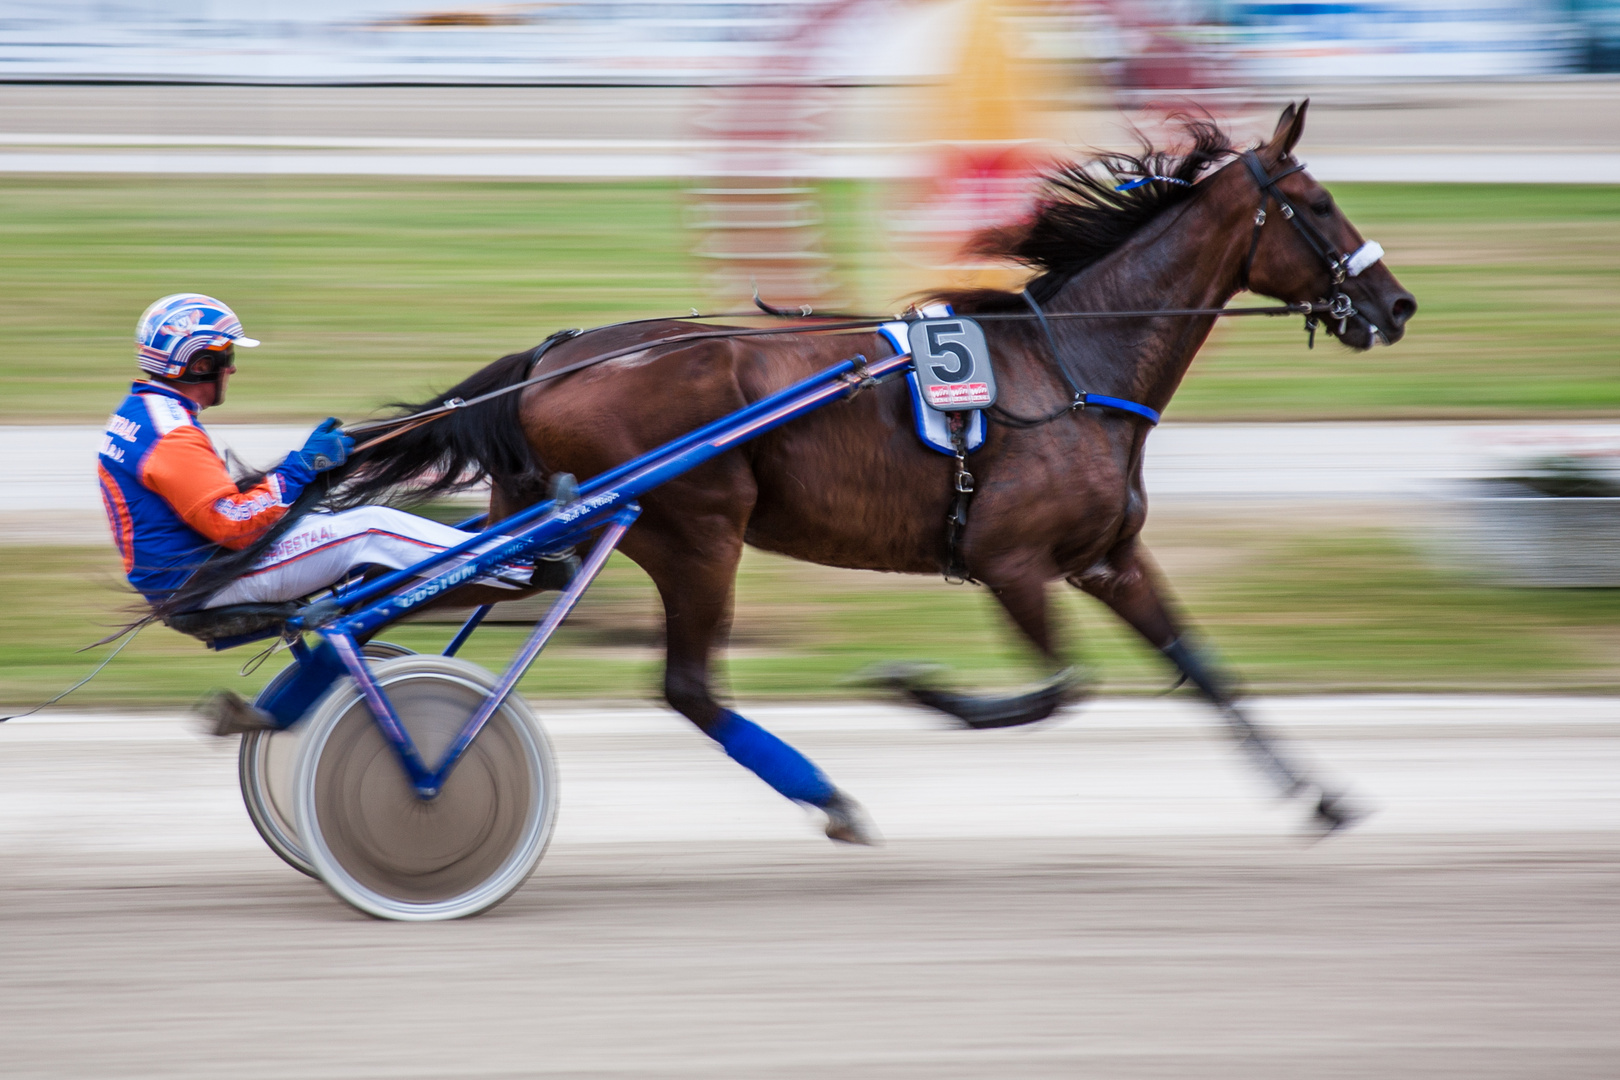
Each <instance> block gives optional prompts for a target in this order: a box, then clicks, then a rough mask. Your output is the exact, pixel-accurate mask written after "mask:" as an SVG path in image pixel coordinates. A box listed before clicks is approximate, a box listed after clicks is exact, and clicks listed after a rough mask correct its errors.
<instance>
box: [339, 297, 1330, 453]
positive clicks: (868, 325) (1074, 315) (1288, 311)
mask: <svg viewBox="0 0 1620 1080" xmlns="http://www.w3.org/2000/svg"><path fill="white" fill-rule="evenodd" d="M1026 296H1027V294H1026ZM1036 310H1037V312H1039V309H1038V308H1037V309H1036ZM745 314H751V313H749V312H745V313H740V314H737V315H729V314H728V315H690V316H687V318H691V319H722V318H740V317H742V316H743V315H745ZM772 314H773V315H774V314H775V313H774V312H773V313H772ZM1318 314H1326V315H1334V316H1335V317H1337V315H1336V312H1335V311H1334V310H1333V309H1331V308H1330V305H1328V304H1327V303H1325V302H1322V301H1317V302H1315V303H1311V302H1308V301H1300V302H1298V303H1293V304H1279V305H1273V306H1268V307H1240V308H1164V309H1160V310H1142V311H1058V312H1052V313H1050V314H1048V313H1046V312H1039V316H1038V317H1039V319H1040V320H1041V322H1042V325H1043V326H1044V325H1045V320H1047V319H1151V318H1162V317H1165V316H1209V317H1211V318H1217V319H1222V318H1228V319H1229V318H1240V317H1243V316H1249V315H1263V316H1269V317H1276V316H1279V315H1304V316H1306V317H1307V319H1314V317H1315V316H1316V315H1318ZM777 317H780V318H792V319H824V318H832V319H835V320H836V321H831V322H817V323H816V324H815V325H813V326H805V325H802V324H801V325H795V326H770V327H758V328H746V329H725V330H700V331H695V332H693V333H689V334H676V335H674V336H673V337H667V338H659V339H658V340H656V341H645V342H640V343H637V344H635V345H627V346H624V347H623V348H619V349H611V350H609V351H608V352H605V353H599V354H597V355H596V356H591V357H587V358H586V359H584V360H579V361H576V362H574V363H572V364H566V365H564V366H563V367H560V368H556V369H554V370H552V371H546V372H542V373H541V374H539V375H532V376H530V377H529V378H527V379H524V380H523V381H522V382H516V383H513V384H512V385H511V386H503V387H501V388H500V389H499V390H491V391H490V392H489V393H487V394H480V395H478V396H477V397H475V398H467V399H462V398H450V399H448V400H447V401H445V402H444V403H442V404H441V405H439V406H438V407H437V408H433V409H423V410H422V411H421V412H416V413H410V414H409V415H406V416H395V417H389V418H387V419H384V420H367V421H363V422H361V423H358V424H351V425H349V426H347V427H345V428H343V432H344V434H346V435H349V436H361V435H370V434H372V433H374V432H384V434H380V435H377V436H376V437H375V438H372V439H368V440H366V441H365V442H363V443H361V444H360V445H359V446H357V447H355V448H354V451H353V452H354V453H358V452H360V451H361V450H368V449H370V448H371V447H373V446H376V445H378V444H379V443H384V442H387V441H388V440H389V439H393V438H396V437H397V436H400V435H403V434H405V433H406V432H407V431H413V430H415V429H416V428H418V427H421V426H422V425H423V424H428V423H432V422H433V421H434V420H438V419H442V418H443V417H445V416H448V415H449V414H450V413H452V412H455V411H456V410H458V409H467V408H471V407H472V406H474V405H481V404H483V403H484V402H486V401H490V400H493V399H494V398H498V397H501V396H503V395H505V394H511V393H515V392H516V391H518V390H524V389H527V388H528V387H531V386H536V385H538V384H540V383H543V382H547V381H549V380H551V379H560V378H562V377H563V376H564V375H572V374H573V373H574V372H576V371H581V370H583V369H585V368H588V367H593V366H595V365H597V364H602V363H606V362H607V361H609V360H617V359H618V358H619V357H621V356H629V355H631V354H632V353H638V352H645V351H646V350H648V349H656V348H661V347H663V346H665V345H682V344H686V343H687V342H692V341H714V340H719V339H724V338H746V337H768V336H771V335H776V334H803V333H831V332H834V331H851V330H871V329H875V328H876V327H878V326H881V325H882V324H884V323H886V322H893V321H894V316H893V315H849V316H842V315H840V316H817V315H814V314H813V313H812V314H805V313H802V312H794V313H788V314H785V315H779V316H777ZM968 317H969V318H972V319H973V320H975V321H977V322H1013V321H1023V320H1028V319H1034V318H1037V315H1036V314H1030V315H1024V314H1014V313H1012V312H984V313H980V314H974V315H970V316H968ZM662 321H664V320H663V319H662V318H655V319H637V320H633V321H631V322H623V323H608V324H606V325H603V326H596V327H592V328H591V329H589V330H559V331H557V333H555V334H552V335H551V336H550V337H548V338H547V339H546V340H545V341H542V342H541V343H540V344H539V345H537V346H535V349H534V353H535V356H534V360H533V361H532V362H531V367H530V370H533V364H538V363H539V362H540V361H541V359H543V357H544V354H545V352H546V350H547V349H549V348H550V346H551V345H553V344H556V343H558V342H561V341H566V340H570V339H573V338H576V337H584V336H585V335H586V334H594V333H598V332H600V331H603V330H613V329H616V328H618V327H621V326H633V325H636V323H643V322H662ZM1046 332H1047V337H1048V339H1049V340H1050V338H1051V329H1050V327H1047V331H1046ZM1053 355H1054V358H1055V357H1056V353H1055V351H1054V354H1053ZM1059 368H1060V370H1061V369H1062V365H1059ZM1064 378H1065V379H1070V376H1069V375H1068V372H1067V371H1066V370H1065V371H1064ZM1070 385H1071V387H1072V386H1073V385H1074V384H1073V380H1072V379H1070ZM1075 392H1076V393H1080V391H1079V390H1078V388H1076V390H1075ZM1082 396H1084V395H1082ZM1090 399H1091V403H1092V404H1096V405H1101V404H1107V402H1104V401H1103V400H1102V396H1101V395H1097V394H1092V395H1090ZM1111 400H1117V399H1111ZM1078 407H1081V406H1077V405H1068V406H1065V407H1064V409H1063V411H1062V412H1060V413H1057V414H1055V416H1053V417H1052V418H1051V419H1056V416H1061V415H1063V413H1065V412H1068V411H1070V410H1071V409H1073V408H1078ZM1144 408H1145V406H1144ZM1149 411H1151V410H1149ZM1156 415H1157V414H1155V422H1157V420H1156ZM1015 426H1016V425H1015Z"/></svg>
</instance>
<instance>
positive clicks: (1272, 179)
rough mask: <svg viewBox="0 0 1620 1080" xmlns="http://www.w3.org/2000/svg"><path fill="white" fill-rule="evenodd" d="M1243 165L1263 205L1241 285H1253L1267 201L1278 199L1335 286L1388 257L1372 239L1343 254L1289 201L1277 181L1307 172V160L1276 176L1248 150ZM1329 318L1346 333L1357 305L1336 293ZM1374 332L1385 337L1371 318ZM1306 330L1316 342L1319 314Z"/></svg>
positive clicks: (1309, 317) (1308, 318) (1311, 317)
mask: <svg viewBox="0 0 1620 1080" xmlns="http://www.w3.org/2000/svg"><path fill="white" fill-rule="evenodd" d="M1243 164H1244V165H1246V166H1248V169H1249V175H1250V176H1252V177H1254V182H1255V184H1256V185H1257V186H1258V187H1259V188H1260V205H1259V206H1258V207H1256V208H1255V211H1254V231H1253V232H1252V233H1251V234H1250V236H1249V254H1248V257H1247V258H1245V259H1244V260H1243V273H1242V276H1241V277H1240V278H1239V279H1238V284H1239V287H1241V288H1244V289H1247V288H1248V287H1249V271H1250V270H1251V269H1252V268H1253V267H1254V256H1255V252H1257V251H1258V250H1260V229H1261V227H1262V226H1263V225H1265V223H1266V204H1267V203H1269V202H1271V201H1272V200H1273V199H1275V200H1276V202H1277V209H1278V212H1279V213H1281V214H1282V216H1283V219H1284V220H1285V221H1288V222H1289V223H1290V224H1292V225H1293V226H1294V228H1295V229H1296V230H1298V231H1299V235H1300V237H1301V238H1302V239H1303V240H1304V241H1305V243H1306V244H1307V245H1308V246H1309V247H1310V249H1311V250H1312V251H1314V252H1316V255H1317V257H1318V258H1319V259H1321V260H1322V262H1323V263H1324V264H1325V265H1326V266H1327V270H1328V275H1329V276H1330V277H1332V279H1333V284H1334V285H1335V286H1338V285H1343V284H1344V282H1345V279H1346V278H1353V277H1356V276H1358V275H1359V274H1360V273H1361V272H1362V271H1363V270H1365V269H1367V268H1368V267H1369V266H1371V265H1372V264H1373V263H1375V262H1377V261H1378V260H1379V259H1382V258H1383V257H1384V249H1383V247H1381V246H1380V245H1379V243H1378V242H1377V241H1376V240H1368V241H1367V242H1366V243H1364V244H1362V245H1361V246H1360V247H1359V248H1357V249H1356V250H1355V251H1353V252H1351V253H1350V254H1349V255H1341V254H1339V249H1338V248H1336V247H1334V246H1333V241H1331V240H1329V239H1328V238H1327V237H1326V236H1324V235H1322V231H1321V230H1320V229H1318V228H1317V227H1316V226H1315V225H1313V224H1311V222H1310V221H1308V220H1307V219H1306V218H1305V216H1304V215H1303V214H1300V213H1299V212H1298V211H1296V210H1295V209H1294V204H1293V203H1291V202H1289V201H1288V196H1286V195H1284V194H1283V193H1282V190H1281V189H1280V188H1279V187H1277V183H1278V182H1279V181H1280V180H1282V179H1283V177H1285V176H1292V175H1293V174H1294V173H1297V172H1303V171H1304V169H1305V163H1304V162H1300V163H1298V164H1296V165H1293V166H1291V167H1290V168H1287V169H1284V170H1283V171H1282V172H1280V173H1277V174H1275V175H1273V174H1271V173H1268V172H1266V167H1265V166H1264V165H1262V164H1261V163H1260V155H1259V154H1256V153H1255V152H1254V151H1253V150H1249V151H1245V152H1244V154H1243ZM1327 305H1328V317H1329V318H1332V319H1338V320H1339V333H1340V334H1341V335H1342V334H1343V333H1344V330H1345V327H1346V326H1347V325H1348V324H1349V322H1350V320H1351V318H1353V317H1354V316H1355V315H1356V306H1355V304H1353V303H1351V301H1350V298H1349V297H1348V296H1346V295H1345V294H1344V293H1343V292H1335V293H1334V295H1333V297H1332V299H1330V300H1328V301H1327ZM1367 325H1368V326H1372V330H1373V333H1374V334H1377V335H1378V336H1380V337H1382V336H1383V331H1381V330H1379V329H1378V327H1377V326H1374V325H1373V323H1372V322H1371V321H1370V320H1369V321H1368V323H1367ZM1305 331H1306V333H1308V334H1310V341H1309V343H1308V345H1309V346H1310V347H1314V346H1315V344H1316V316H1315V315H1307V316H1306V317H1305Z"/></svg>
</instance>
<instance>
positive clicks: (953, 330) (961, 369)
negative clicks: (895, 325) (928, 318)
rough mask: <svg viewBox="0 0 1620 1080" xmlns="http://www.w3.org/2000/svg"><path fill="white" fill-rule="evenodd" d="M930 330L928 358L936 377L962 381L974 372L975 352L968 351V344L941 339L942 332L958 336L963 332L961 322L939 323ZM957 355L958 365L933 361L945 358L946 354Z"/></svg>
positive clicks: (929, 327) (946, 380)
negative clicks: (953, 365)
mask: <svg viewBox="0 0 1620 1080" xmlns="http://www.w3.org/2000/svg"><path fill="white" fill-rule="evenodd" d="M926 329H927V332H928V359H929V361H930V363H929V368H930V369H931V370H932V371H933V373H934V375H935V377H937V378H939V379H940V380H941V381H943V382H961V381H962V380H963V379H965V378H967V377H968V375H970V374H971V373H972V372H973V354H972V353H970V352H968V350H967V346H965V345H962V344H960V343H959V342H955V341H941V340H939V339H940V336H941V335H942V334H950V335H952V336H957V335H960V334H961V333H962V324H961V323H939V324H937V325H930V326H928V327H927V328H926ZM947 355H949V356H954V357H956V367H954V368H952V367H950V366H949V365H946V364H937V363H933V361H936V360H940V359H943V358H944V357H945V356H947Z"/></svg>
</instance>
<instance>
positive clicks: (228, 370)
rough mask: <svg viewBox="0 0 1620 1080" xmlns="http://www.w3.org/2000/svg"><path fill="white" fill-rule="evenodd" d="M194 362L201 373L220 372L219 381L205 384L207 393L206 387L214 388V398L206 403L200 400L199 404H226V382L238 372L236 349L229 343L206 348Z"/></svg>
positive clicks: (205, 405)
mask: <svg viewBox="0 0 1620 1080" xmlns="http://www.w3.org/2000/svg"><path fill="white" fill-rule="evenodd" d="M192 364H194V365H195V366H196V367H197V368H198V371H199V374H207V373H208V372H210V371H217V372H219V381H217V382H212V383H204V384H203V387H204V388H205V393H206V388H208V387H212V388H213V400H211V401H207V402H206V404H205V403H204V402H201V401H199V402H198V404H199V405H200V406H201V407H202V408H205V409H209V408H212V407H213V406H215V405H223V404H225V387H226V384H227V383H229V382H230V381H231V376H232V375H233V374H235V372H236V350H235V349H234V348H232V347H231V346H229V345H227V346H225V347H224V348H223V349H206V350H204V351H203V352H202V353H200V354H199V355H198V356H197V358H196V359H195V360H193V361H192Z"/></svg>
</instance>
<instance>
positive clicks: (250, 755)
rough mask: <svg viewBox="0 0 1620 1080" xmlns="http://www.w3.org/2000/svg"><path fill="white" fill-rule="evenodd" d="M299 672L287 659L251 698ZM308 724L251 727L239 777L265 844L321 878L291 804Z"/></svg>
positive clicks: (388, 655) (378, 649) (385, 645)
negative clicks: (276, 728)
mask: <svg viewBox="0 0 1620 1080" xmlns="http://www.w3.org/2000/svg"><path fill="white" fill-rule="evenodd" d="M362 651H363V653H364V654H365V657H366V659H368V660H372V661H378V660H392V659H395V658H396V657H401V656H411V655H413V654H412V652H411V650H410V649H407V648H405V647H404V646H403V645H395V644H393V643H392V642H387V641H370V642H367V643H366V644H365V646H364V648H363V649H362ZM297 671H298V665H297V664H288V665H287V666H286V667H285V668H283V669H282V670H281V671H279V672H277V674H276V677H275V678H273V679H271V680H270V682H269V683H268V684H267V685H266V686H265V688H264V689H263V690H261V691H259V695H258V697H256V698H254V701H253V703H254V704H255V705H263V704H264V703H265V702H266V701H268V700H269V699H270V696H271V695H272V694H274V693H275V692H276V691H277V690H279V689H280V688H281V687H282V685H283V684H284V683H286V681H287V680H288V679H290V678H292V677H293V675H294V674H295V673H296V672H297ZM304 726H305V725H304V724H303V723H302V722H300V723H298V724H295V725H293V726H292V727H290V728H286V729H284V730H280V731H250V732H248V733H247V734H245V735H243V736H242V744H241V746H240V748H239V749H238V751H237V776H238V779H239V781H240V786H241V789H242V803H243V805H244V806H246V807H247V812H248V818H249V819H250V820H251V821H252V822H253V827H254V828H255V829H257V830H258V832H259V836H260V837H261V838H262V839H263V840H264V842H265V844H266V846H268V847H269V848H270V850H271V851H273V852H275V853H276V855H277V856H279V857H280V859H281V861H282V862H284V863H286V864H287V865H288V866H290V867H292V868H293V869H294V870H297V871H298V872H299V873H301V874H308V875H309V876H310V877H313V878H318V877H320V875H319V874H318V873H316V871H315V866H314V864H312V863H311V862H310V861H309V856H308V855H307V854H305V852H304V845H303V842H302V841H301V840H300V839H299V837H298V826H297V822H296V816H297V815H296V813H295V811H294V809H293V773H294V770H295V769H296V767H297V762H298V743H299V740H300V737H301V736H302V735H303V730H304Z"/></svg>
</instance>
